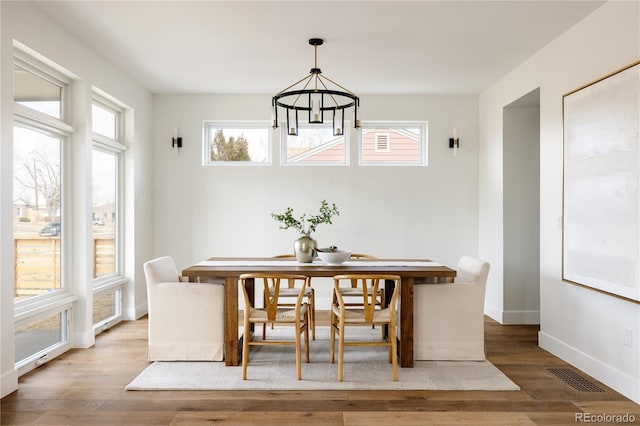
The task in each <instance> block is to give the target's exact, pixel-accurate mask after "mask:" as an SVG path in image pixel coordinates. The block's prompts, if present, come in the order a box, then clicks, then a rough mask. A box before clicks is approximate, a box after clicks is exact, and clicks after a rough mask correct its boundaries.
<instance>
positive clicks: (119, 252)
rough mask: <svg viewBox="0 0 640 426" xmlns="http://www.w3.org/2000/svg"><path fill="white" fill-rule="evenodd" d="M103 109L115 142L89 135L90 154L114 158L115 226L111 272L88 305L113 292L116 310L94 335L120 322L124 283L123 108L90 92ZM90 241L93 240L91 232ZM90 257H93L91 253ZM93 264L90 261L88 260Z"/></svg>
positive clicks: (98, 284) (97, 284)
mask: <svg viewBox="0 0 640 426" xmlns="http://www.w3.org/2000/svg"><path fill="white" fill-rule="evenodd" d="M93 104H96V105H98V106H99V107H101V108H103V109H106V110H108V111H110V112H113V113H114V114H115V121H116V123H115V125H116V131H115V135H116V139H112V138H109V137H107V136H104V135H102V134H100V133H96V132H92V147H91V149H92V151H93V150H99V151H103V152H106V153H109V154H113V155H114V156H115V158H116V212H115V213H116V224H115V239H116V241H115V253H116V254H115V272H114V273H113V274H109V275H105V276H102V277H98V278H95V279H94V280H93V295H92V298H91V303H92V304H93V301H94V299H95V297H96V296H98V295H99V294H101V293H105V292H115V298H116V307H115V313H114V315H112V316H111V317H108V318H104V319H101V320H100V321H98V322H97V323H95V324H93V329H94V333H95V334H98V333H100V332H102V331H104V330H106V329H107V328H109V327H111V326H113V325H115V324H117V323H118V322H120V321H122V311H123V306H122V303H123V299H122V294H123V292H124V287H125V285H126V284H127V282H128V280H127V278H126V277H125V275H124V208H123V200H124V168H123V165H124V155H125V152H126V150H127V146H126V145H125V144H124V143H122V141H123V139H124V113H125V107H124V106H123V105H121V104H120V103H118V102H117V101H116V100H114V99H112V98H111V97H109V96H108V95H107V94H106V93H104V92H102V91H100V90H99V89H97V88H95V87H94V89H93V99H92V105H93ZM91 234H92V239H93V232H92V233H91ZM92 256H93V253H92ZM91 260H92V262H94V259H93V258H92V259H91Z"/></svg>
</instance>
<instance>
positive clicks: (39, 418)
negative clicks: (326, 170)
mask: <svg viewBox="0 0 640 426" xmlns="http://www.w3.org/2000/svg"><path fill="white" fill-rule="evenodd" d="M326 323H327V320H326V319H324V322H322V316H319V318H318V325H319V326H320V325H322V324H326ZM485 323H486V332H485V333H486V343H487V355H488V358H489V360H490V361H491V362H493V363H494V364H495V365H496V366H497V367H498V368H500V369H501V370H502V371H503V372H504V373H506V374H507V375H508V376H509V377H510V378H511V379H512V380H513V381H514V382H516V383H517V384H518V385H519V386H520V387H521V388H522V390H520V391H517V392H486V391H485V392H480V391H473V392H468V391H465V392H462V391H394V392H388V391H387V392H381V391H347V392H335V391H307V392H291V391H290V392H285V391H279V392H269V391H262V392H255V391H254V392H248V391H232V392H229V391H193V392H192V391H125V390H124V386H125V385H126V384H128V383H129V382H130V381H131V380H132V379H133V378H134V377H135V376H136V375H137V374H138V373H139V372H140V371H142V370H143V369H144V368H145V367H146V366H147V365H148V364H149V363H148V362H147V361H146V360H145V357H146V335H147V321H146V318H144V319H141V320H138V321H133V322H124V323H122V324H120V325H118V326H116V327H114V328H113V329H111V330H109V331H107V332H104V333H102V334H101V335H99V336H98V337H97V338H96V344H95V346H94V347H92V348H90V349H74V350H71V351H69V352H67V353H65V354H64V355H62V356H60V357H58V358H57V359H55V360H52V361H50V362H49V363H47V364H45V365H43V366H42V367H40V368H38V369H36V370H34V371H32V372H31V373H29V374H26V375H24V376H22V377H21V378H20V383H19V389H18V390H17V391H16V392H14V393H12V394H11V395H8V396H6V397H5V398H3V399H2V403H1V417H0V424H2V425H26V424H38V425H48V426H53V425H82V426H85V425H109V426H111V425H136V426H137V425H205V424H221V425H250V424H261V425H270V424H278V425H302V424H304V425H309V426H312V425H348V426H356V425H367V426H375V425H402V426H410V425H509V426H513V425H570V424H576V423H580V422H579V421H576V416H580V415H581V416H582V418H583V419H590V420H591V421H590V423H596V421H595V420H598V418H597V417H595V416H598V415H610V416H611V415H617V414H619V415H624V414H628V415H629V416H634V421H633V422H631V423H626V424H640V405H637V404H635V403H633V402H632V401H630V400H628V399H626V398H624V397H623V396H621V395H620V394H618V393H616V392H614V391H613V390H611V389H609V388H608V387H606V386H605V385H603V384H602V383H600V382H598V381H596V380H595V379H593V378H591V377H589V376H587V375H586V374H584V373H582V372H580V371H579V370H577V369H575V368H574V367H571V366H569V365H568V364H566V363H565V362H563V361H562V360H560V359H558V358H556V357H554V356H552V355H550V354H549V353H547V352H546V351H544V350H542V349H540V348H539V347H538V346H537V331H538V327H537V326H501V325H499V324H498V323H496V322H494V321H493V320H490V319H488V318H487V319H486V320H485ZM549 368H564V369H569V370H571V371H573V372H576V373H578V374H579V375H580V376H582V377H583V378H584V379H587V380H588V381H590V382H591V383H592V384H594V385H596V386H597V387H598V388H600V389H601V391H598V392H585V391H581V390H577V389H575V388H574V387H572V386H570V385H569V384H567V383H566V382H565V381H563V380H561V379H559V378H558V377H556V375H554V374H552V373H551V372H550V371H549V370H548V369H549ZM585 413H588V414H585ZM587 415H590V416H593V417H586V416H587ZM605 420H607V419H605ZM609 420H615V418H609ZM584 423H587V422H584ZM600 423H601V424H602V422H600ZM605 423H606V422H605ZM608 423H610V424H611V423H615V422H608ZM618 423H621V422H618Z"/></svg>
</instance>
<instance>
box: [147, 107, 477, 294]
mask: <svg viewBox="0 0 640 426" xmlns="http://www.w3.org/2000/svg"><path fill="white" fill-rule="evenodd" d="M270 105H271V98H270V97H269V96H267V95H253V96H252V95H156V96H154V126H153V128H154V161H153V167H154V172H153V173H154V187H153V211H154V215H153V228H154V255H155V256H159V255H171V256H173V257H174V258H175V260H176V264H177V265H178V268H183V267H186V266H188V265H190V264H192V263H194V262H198V261H200V260H203V259H206V258H208V257H211V256H225V255H226V256H235V255H244V256H252V255H253V256H271V255H274V254H278V253H285V252H291V251H292V246H293V240H294V239H295V238H297V237H298V235H296V233H295V231H293V230H280V229H278V223H277V222H276V221H275V220H274V219H272V218H271V215H270V214H271V212H274V211H277V212H281V211H284V210H285V208H286V207H288V206H291V207H292V208H294V210H295V211H296V212H297V213H303V212H310V213H314V212H316V211H317V209H318V207H319V205H320V201H321V200H322V199H327V201H329V202H331V203H336V204H337V206H338V208H339V210H340V216H339V217H337V218H336V219H335V220H334V223H333V224H332V225H320V226H319V227H318V229H317V230H316V232H315V233H314V234H313V237H314V238H315V239H316V240H317V241H318V244H319V245H320V246H328V245H337V246H338V247H341V248H344V249H349V250H352V251H358V252H366V253H372V254H375V255H378V256H385V257H423V258H424V257H427V258H432V259H434V260H437V261H439V262H442V263H445V264H447V265H456V264H457V261H458V258H459V257H460V256H461V255H463V254H471V255H476V254H477V235H478V216H477V208H478V207H477V200H478V192H477V173H478V156H477V153H478V150H477V117H478V110H477V97H476V96H362V98H361V105H362V108H363V114H364V115H363V120H426V121H428V122H429V130H428V133H429V151H428V153H429V166H428V167H371V166H368V167H361V166H357V165H356V164H357V143H358V141H357V135H358V132H357V131H355V130H352V132H351V162H352V165H351V166H347V167H339V166H331V167H329V166H324V167H323V166H308V167H302V166H280V165H279V161H278V158H279V152H280V149H279V139H278V137H279V131H276V132H274V144H275V147H276V149H274V150H273V152H274V153H275V154H274V164H273V165H271V166H236V167H234V166H217V167H211V166H209V167H203V166H202V165H201V164H202V122H203V120H240V119H244V120H267V121H268V120H269V117H270ZM454 126H455V127H456V128H457V131H458V135H459V137H460V145H461V149H460V150H459V152H458V155H457V156H456V157H454V156H453V152H452V150H451V149H449V147H448V140H449V137H451V136H452V132H453V130H452V129H453V127H454ZM175 127H178V128H179V129H180V136H182V138H183V148H181V149H180V150H179V152H178V153H175V152H174V151H173V150H172V148H171V142H170V141H171V137H172V135H173V129H174V128H175ZM321 297H322V296H321ZM327 297H328V296H327ZM319 306H322V302H320V303H319Z"/></svg>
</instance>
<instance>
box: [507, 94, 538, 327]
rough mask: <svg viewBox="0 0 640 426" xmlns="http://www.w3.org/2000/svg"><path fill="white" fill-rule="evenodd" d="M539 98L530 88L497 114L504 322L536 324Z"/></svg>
mask: <svg viewBox="0 0 640 426" xmlns="http://www.w3.org/2000/svg"><path fill="white" fill-rule="evenodd" d="M539 99H540V93H539V91H538V90H535V91H533V92H531V93H529V94H527V95H525V96H524V97H523V98H520V99H519V100H517V101H516V102H514V103H512V104H510V105H508V106H507V107H506V108H505V109H504V112H503V120H504V126H503V127H504V132H503V152H504V163H503V175H504V203H503V205H504V212H503V215H504V283H503V290H502V293H503V301H504V311H503V312H502V315H501V316H502V323H504V324H540V106H539ZM523 103H524V105H523ZM531 104H534V105H531Z"/></svg>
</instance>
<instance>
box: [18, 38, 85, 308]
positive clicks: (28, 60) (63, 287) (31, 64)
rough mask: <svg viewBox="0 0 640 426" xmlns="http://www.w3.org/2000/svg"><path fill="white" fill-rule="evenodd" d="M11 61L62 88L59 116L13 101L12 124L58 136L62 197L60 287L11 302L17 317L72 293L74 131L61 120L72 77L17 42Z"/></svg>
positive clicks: (65, 108)
mask: <svg viewBox="0 0 640 426" xmlns="http://www.w3.org/2000/svg"><path fill="white" fill-rule="evenodd" d="M13 61H14V63H16V64H18V65H20V67H22V68H24V69H26V70H27V71H29V72H33V73H34V74H36V75H37V76H39V77H41V78H44V79H46V80H47V81H50V82H52V83H54V84H56V85H58V86H60V88H61V97H60V99H61V107H60V116H61V118H60V119H58V118H56V117H53V116H51V115H49V114H45V113H44V112H41V111H38V110H35V109H33V108H29V107H27V106H25V105H22V104H19V103H17V102H15V101H14V102H13V108H14V114H13V126H16V127H23V128H26V129H29V130H32V131H36V132H41V133H44V134H47V135H50V136H52V137H56V138H60V179H61V182H60V186H61V200H62V202H61V209H60V219H61V223H62V232H61V244H60V258H61V262H60V288H59V289H57V290H55V291H52V292H50V293H47V294H42V295H38V296H34V297H30V298H28V299H25V300H20V301H17V302H14V310H15V315H16V317H18V316H21V315H24V314H30V315H36V314H37V313H38V312H40V311H43V310H47V309H48V308H49V306H50V305H51V303H55V302H56V301H57V300H60V299H66V298H68V297H75V296H73V295H72V293H71V287H70V285H69V282H70V280H69V274H70V269H69V268H68V266H69V265H70V263H69V259H68V257H69V256H68V255H67V253H70V250H69V249H68V248H69V244H70V242H69V241H68V238H67V237H66V236H67V235H69V233H68V231H67V230H66V228H67V227H68V226H67V224H70V223H71V221H70V220H68V219H67V217H68V214H67V213H66V212H67V210H68V208H67V207H65V205H66V204H68V201H67V200H68V196H67V195H66V194H67V192H68V191H67V189H66V188H67V187H68V185H69V179H68V175H69V172H68V171H67V168H68V167H67V165H66V164H67V162H68V159H69V158H70V150H71V146H70V145H71V144H70V143H69V138H70V137H71V135H72V134H73V133H74V131H75V129H74V128H73V127H72V126H71V125H70V124H69V123H67V122H65V121H64V120H65V118H66V117H67V116H68V110H69V106H68V102H67V99H69V94H68V91H69V86H70V84H71V79H70V78H69V77H67V76H65V75H64V74H62V73H61V72H60V71H58V70H57V69H55V68H53V67H51V66H50V65H48V64H46V63H45V62H43V61H41V60H39V59H36V58H35V57H34V56H30V54H29V53H27V52H26V51H23V50H20V48H19V45H15V44H14V57H13ZM12 143H13V142H12ZM76 299H77V297H76Z"/></svg>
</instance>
